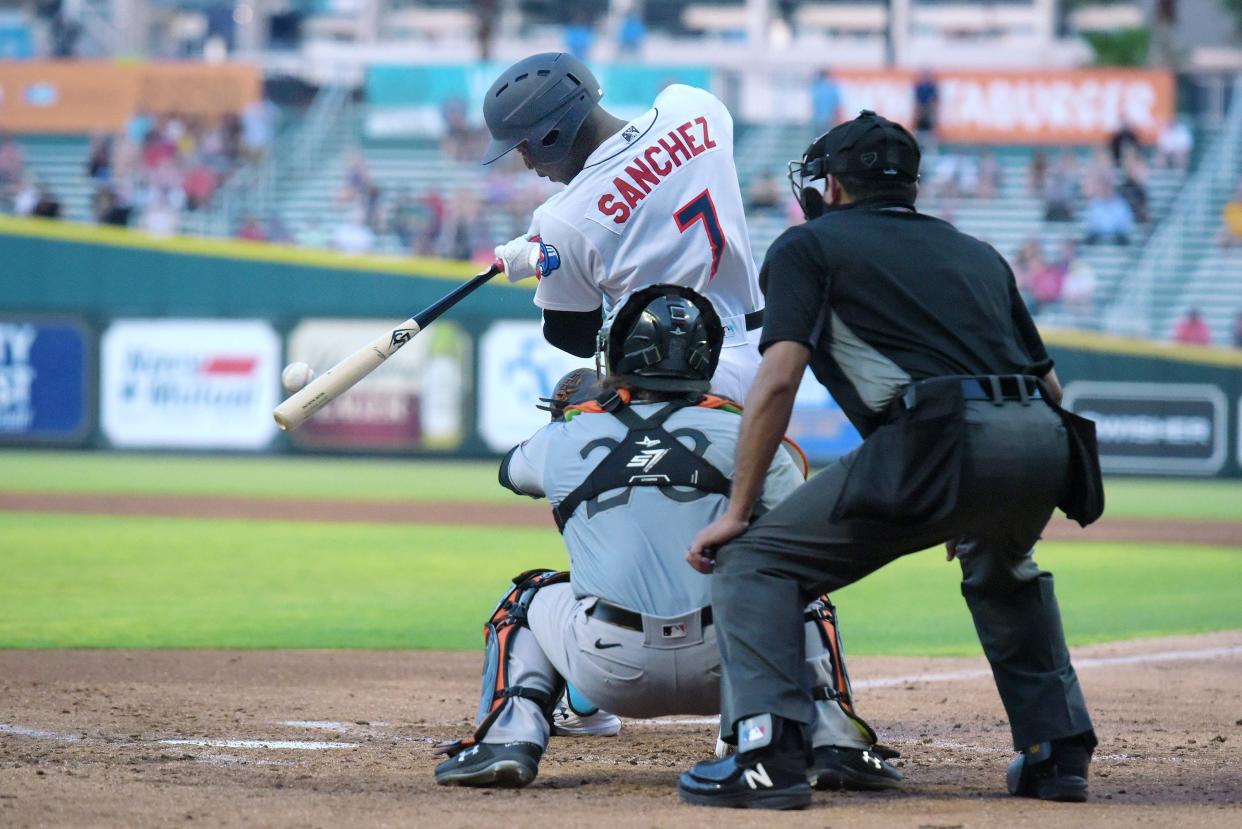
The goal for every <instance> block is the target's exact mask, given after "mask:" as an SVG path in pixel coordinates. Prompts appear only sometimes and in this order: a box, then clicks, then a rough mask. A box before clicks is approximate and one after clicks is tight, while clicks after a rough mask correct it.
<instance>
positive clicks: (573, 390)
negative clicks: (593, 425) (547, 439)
mask: <svg viewBox="0 0 1242 829" xmlns="http://www.w3.org/2000/svg"><path fill="white" fill-rule="evenodd" d="M603 393H604V390H603V387H601V386H600V384H599V374H597V373H596V371H595V369H593V368H576V369H574V370H573V371H571V372H569V373H568V374H566V375H565V376H564V377H562V378H561V379H560V380H557V381H556V387H555V388H554V389H552V396H551V397H541V398H539V405H537V406H535V408H536V409H542V410H543V411H545V412H550V413H551V415H552V419H553V420H554V421H555V420H564V419H565V410H566V409H567V408H569V407H570V406H576V405H578V404H579V403H586V402H587V401H590V400H594V399H595V398H597V397H599V396H600V395H602V394H603Z"/></svg>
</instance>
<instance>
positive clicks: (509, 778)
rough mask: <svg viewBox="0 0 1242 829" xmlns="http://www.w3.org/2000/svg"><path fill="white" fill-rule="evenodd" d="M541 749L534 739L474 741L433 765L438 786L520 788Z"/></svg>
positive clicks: (531, 777)
mask: <svg viewBox="0 0 1242 829" xmlns="http://www.w3.org/2000/svg"><path fill="white" fill-rule="evenodd" d="M541 756H543V749H542V748H540V747H539V746H537V745H535V744H534V743H476V744H475V745H473V746H471V747H470V748H468V749H466V750H465V751H462V752H461V753H459V754H455V755H454V756H452V757H450V758H449V759H447V760H445V761H444V762H442V763H441V764H440V765H438V766H436V782H437V783H439V784H440V785H441V786H483V787H495V788H501V789H520V788H522V787H523V786H525V785H526V784H527V783H529V782H530V781H532V780H534V779H535V775H536V774H538V773H539V758H540V757H541Z"/></svg>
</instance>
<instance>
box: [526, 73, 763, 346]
mask: <svg viewBox="0 0 1242 829" xmlns="http://www.w3.org/2000/svg"><path fill="white" fill-rule="evenodd" d="M531 229H532V232H533V233H538V235H539V236H540V239H541V241H542V242H543V243H544V244H545V245H546V246H548V248H551V249H554V250H555V251H556V259H558V260H559V262H554V266H553V267H551V268H548V269H547V270H546V271H545V273H544V275H543V279H542V280H541V281H540V283H539V287H538V289H537V290H536V292H535V303H536V304H537V305H539V306H540V307H541V308H547V309H550V310H554V311H591V310H594V309H595V308H598V307H599V305H600V303H601V299H602V301H603V304H604V306H605V309H606V310H607V309H608V308H610V307H611V306H612V305H613V304H614V303H616V302H617V300H619V299H620V298H621V297H623V296H625V295H626V294H628V293H630V292H631V291H634V290H637V289H639V288H643V287H645V286H647V285H652V284H655V283H661V282H662V283H673V284H676V285H685V286H687V287H690V288H694V289H695V290H697V291H699V292H700V293H702V294H704V295H706V296H707V297H709V298H710V299H711V301H712V304H713V305H715V307H716V310H717V313H719V314H720V316H721V318H722V320H724V321H725V323H726V331H729V329H731V328H733V329H734V331H732V332H730V333H742V334H744V331H745V329H744V327H740V328H738V327H736V326H738V325H740V324H741V319H740V318H741V317H742V316H743V315H745V314H747V313H750V312H752V311H756V310H758V309H759V308H761V307H762V306H763V300H762V299H761V296H760V293H759V285H758V279H757V276H756V272H755V263H754V259H753V257H752V256H751V252H750V237H749V235H748V234H747V230H746V218H745V215H744V214H743V211H742V194H741V188H740V187H739V185H738V180H737V168H736V167H735V166H734V163H733V119H732V118H731V117H730V115H729V111H728V110H727V109H726V108H725V106H724V104H722V103H721V102H720V101H719V100H717V99H716V98H715V97H714V96H713V95H712V94H711V93H709V92H706V91H704V90H702V89H696V88H694V87H690V86H683V85H680V84H674V85H672V86H669V87H668V88H666V89H665V90H664V91H663V92H661V93H660V95H659V96H658V97H657V98H656V100H655V104H654V105H653V106H652V108H651V109H650V110H648V111H647V112H646V113H644V114H643V115H642V116H640V117H639V118H637V119H635V120H634V121H631V122H630V123H628V124H626V126H625V127H624V128H623V129H622V130H621V131H620V132H619V133H617V134H616V135H614V136H612V137H611V138H609V139H608V140H607V141H605V142H604V143H603V144H601V145H600V146H599V147H598V148H597V149H596V150H595V152H594V153H592V154H591V156H590V157H589V158H588V159H587V162H586V166H585V167H584V168H583V170H582V172H581V173H579V174H578V175H577V176H575V177H574V180H573V181H572V182H570V184H569V186H568V187H566V188H565V189H564V190H563V191H561V192H560V193H557V194H556V195H555V196H553V197H552V198H550V199H549V200H548V201H547V202H545V203H544V204H543V205H542V206H541V207H539V209H538V210H537V211H536V212H535V217H534V220H533V223H532V228H531Z"/></svg>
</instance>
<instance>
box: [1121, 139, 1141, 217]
mask: <svg viewBox="0 0 1242 829" xmlns="http://www.w3.org/2000/svg"><path fill="white" fill-rule="evenodd" d="M1117 193H1118V194H1119V195H1120V196H1121V197H1122V198H1123V199H1125V200H1126V204H1128V205H1130V212H1132V213H1133V214H1134V220H1135V221H1136V222H1139V223H1141V224H1146V223H1147V218H1148V216H1147V165H1146V164H1145V163H1144V162H1143V159H1142V157H1141V156H1139V155H1137V154H1128V155H1127V156H1126V159H1125V161H1124V162H1122V172H1121V183H1120V184H1118V185H1117Z"/></svg>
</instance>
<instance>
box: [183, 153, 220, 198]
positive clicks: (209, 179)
mask: <svg viewBox="0 0 1242 829" xmlns="http://www.w3.org/2000/svg"><path fill="white" fill-rule="evenodd" d="M219 185H220V177H219V176H217V175H216V171H215V170H213V169H212V168H211V167H210V166H208V165H207V163H206V162H204V161H202V160H199V161H196V162H194V164H193V166H192V167H190V169H189V170H187V171H186V173H185V178H184V179H182V188H183V189H184V190H185V202H186V207H188V208H189V209H190V210H198V209H199V208H200V207H202V206H203V205H205V204H207V203H208V202H209V201H211V197H212V196H213V195H215V193H216V188H217V187H218V186H219Z"/></svg>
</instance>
